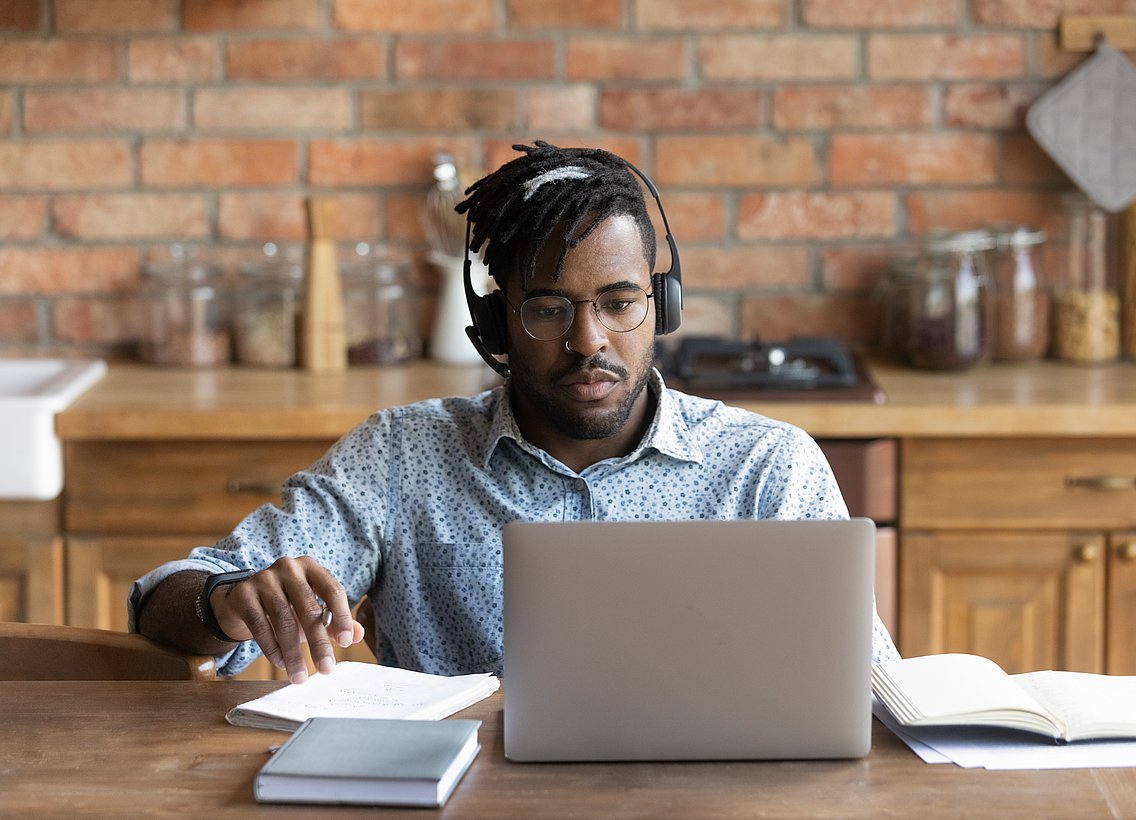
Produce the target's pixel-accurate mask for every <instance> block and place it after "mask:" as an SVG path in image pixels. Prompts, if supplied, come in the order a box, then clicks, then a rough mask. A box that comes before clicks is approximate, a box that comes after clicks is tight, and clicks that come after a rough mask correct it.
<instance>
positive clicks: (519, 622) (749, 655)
mask: <svg viewBox="0 0 1136 820" xmlns="http://www.w3.org/2000/svg"><path fill="white" fill-rule="evenodd" d="M874 533H875V525H874V524H873V523H872V522H871V521H870V520H868V519H853V520H851V521H677V522H676V521H667V522H641V521H636V522H630V521H628V522H554V523H547V522H546V523H535V522H523V523H522V522H515V523H511V524H509V525H507V526H506V527H505V532H504V572H505V576H504V584H505V592H504V607H505V613H504V624H505V638H504V640H505V715H504V721H505V754H506V755H507V756H508V757H509V758H510V759H513V760H523V761H551V760H675V759H686V760H701V759H731V758H733V759H774V758H779V759H786V758H837V757H859V756H862V755H864V754H866V753H867V752H868V750H869V748H870V745H871V688H870V673H871V640H872V638H871V633H872V577H873V569H874V548H875V547H874V543H875V542H874Z"/></svg>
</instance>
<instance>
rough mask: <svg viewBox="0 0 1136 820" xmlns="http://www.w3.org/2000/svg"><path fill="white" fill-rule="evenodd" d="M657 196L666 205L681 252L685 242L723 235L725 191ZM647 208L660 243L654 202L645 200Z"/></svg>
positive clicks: (711, 239) (659, 222) (716, 239)
mask: <svg viewBox="0 0 1136 820" xmlns="http://www.w3.org/2000/svg"><path fill="white" fill-rule="evenodd" d="M659 198H660V199H661V200H662V201H663V207H664V208H666V211H667V220H668V221H669V222H670V223H671V232H672V233H673V235H674V237H675V241H676V242H678V243H679V246H680V247H679V253H680V254H681V253H682V244H683V243H684V242H720V241H722V240H724V239H725V238H726V194H723V193H696V192H687V191H665V192H663V191H660V192H659ZM647 208H648V213H650V214H651V219H652V220H653V221H654V223H655V232H656V233H657V234H658V235H659V241H660V242H661V241H662V238H663V224H662V220H661V219H659V217H658V215H657V214H656V213H655V208H654V206H653V205H651V204H650V203H648V205H647Z"/></svg>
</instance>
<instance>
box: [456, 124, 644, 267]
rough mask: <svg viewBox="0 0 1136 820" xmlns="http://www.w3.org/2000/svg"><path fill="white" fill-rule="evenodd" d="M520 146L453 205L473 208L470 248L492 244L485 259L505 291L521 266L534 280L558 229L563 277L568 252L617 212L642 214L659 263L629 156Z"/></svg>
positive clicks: (460, 210)
mask: <svg viewBox="0 0 1136 820" xmlns="http://www.w3.org/2000/svg"><path fill="white" fill-rule="evenodd" d="M513 150H515V151H522V152H524V153H523V155H522V156H519V157H516V158H515V159H513V160H510V161H509V162H507V163H505V164H504V165H502V166H501V167H500V168H498V169H497V170H496V171H494V172H493V173H491V174H489V175H487V176H485V177H482V178H481V179H479V180H478V181H477V182H475V183H473V184H472V185H470V186H469V188H467V189H466V192H465V193H466V195H467V198H466V199H465V200H464V201H462V202H461V203H459V204H458V205H457V206H456V208H455V209H454V210H456V211H457V212H458V213H467V214H468V219H469V221H470V223H471V226H472V232H471V236H470V242H469V250H470V251H471V252H473V253H477V252H478V251H480V250H481V247H482V245H485V246H486V247H485V254H484V256H483V258H484V260H485V264H486V265H488V266H489V272H490V274H491V275H492V276H493V279H494V280H495V281H496V282H497V286H498V287H500V288H501V289H502V290H503V289H504V288H505V285H506V282H507V281H508V277H509V276H510V275H511V274H512V273H513V272H514V271H518V272H519V273H520V276H521V287H527V285H528V283H529V282H530V281H531V280H532V277H533V275H534V274H535V272H536V264H537V259H538V257H539V256H540V253H541V251H542V250H543V249H544V247H545V245H546V244H547V243H548V241H549V240H550V239H551V238H552V236H553V233H554V232H560V233H561V234H562V236H563V238H564V239H563V242H564V244H563V247H562V248H561V249H560V252H559V255H558V256H557V260H556V269H555V271H554V272H553V280H554V281H556V280H559V279H560V274H561V272H562V270H563V268H564V258H565V256H567V254H568V251H570V250H571V249H572V248H574V247H576V246H577V245H578V244H580V242H582V241H583V240H584V239H586V238H587V237H588V235H589V234H591V232H592V231H593V230H595V228H596V226H598V225H599V224H600V223H601V222H603V221H604V220H605V219H607V218H608V217H609V216H616V215H628V216H631V217H632V218H633V219H634V220H635V223H636V225H637V226H638V228H639V236H640V238H641V239H642V240H643V249H644V251H645V252H646V256H647V263H648V265H649V266H650V270H654V267H655V228H654V226H653V225H652V224H651V219H650V217H649V216H648V215H647V207H646V204H645V200H644V197H643V190H642V189H641V188H640V187H639V182H638V180H637V178H636V177H635V176H634V175H633V173H632V171H631V170H630V169H629V168H628V167H627V163H626V162H625V161H624V160H623V159H621V158H620V157H617V156H616V155H615V154H612V153H610V152H608V151H604V150H602V149H599V148H558V147H556V146H555V145H550V144H549V143H547V142H544V141H543V140H536V141H535V143H534V144H533V145H521V144H517V145H514V146H513ZM545 174H547V175H548V176H547V177H546V178H544V179H541V180H537V178H538V177H542V175H545ZM533 180H537V181H536V183H535V184H534V183H533ZM526 183H528V184H527V185H526ZM487 242H488V244H486V243H487ZM648 272H650V271H648Z"/></svg>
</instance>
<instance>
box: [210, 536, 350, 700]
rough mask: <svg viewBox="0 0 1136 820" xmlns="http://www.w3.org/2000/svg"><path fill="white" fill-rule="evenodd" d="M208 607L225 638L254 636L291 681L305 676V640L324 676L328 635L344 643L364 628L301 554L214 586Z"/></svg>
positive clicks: (329, 657)
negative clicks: (326, 621) (327, 615)
mask: <svg viewBox="0 0 1136 820" xmlns="http://www.w3.org/2000/svg"><path fill="white" fill-rule="evenodd" d="M209 605H210V606H211V607H212V608H213V614H214V615H215V616H216V618H217V623H218V624H220V625H221V629H223V630H224V631H225V633H226V634H227V635H229V637H231V638H235V639H236V640H239V641H247V640H249V639H252V640H255V641H256V642H257V644H259V645H260V648H261V650H262V651H263V652H264V656H265V657H266V658H268V660H269V662H271V663H272V665H273V666H275V667H277V668H278V669H286V670H287V671H288V679H289V680H290V681H292V683H303V682H304V681H305V680H307V677H308V672H307V666H306V665H305V663H304V656H303V653H302V651H301V646H300V645H301V644H302V643H304V642H307V644H308V647H309V649H310V650H311V654H312V660H313V661H314V662H315V665H316V669H318V670H319V671H320V672H322V673H324V674H327V673H328V672H330V671H331V670H332V669H334V668H335V654H334V652H333V650H332V646H331V641H332V635H334V636H335V641H336V642H337V643H338V644H339V645H340V646H343V647H347V646H351V645H352V644H355V643H359V641H361V640H363V626H362V625H361V624H360V623H359V622H357V621H356V620H355V619H354V618H352V617H351V609H350V607H349V606H348V605H347V594H346V593H345V592H344V591H343V586H342V585H341V584H340V583H339V581H338V580H336V578H335V576H334V575H332V574H331V573H330V572H328V571H327V570H326V569H324V568H323V567H322V566H320V564H319V563H317V562H316V561H315V559H313V558H311V557H309V556H306V555H305V556H301V557H299V558H287V557H286V558H279V559H277V560H276V562H275V563H273V564H272V566H270V567H267V568H265V569H262V570H261V571H260V572H258V573H257V574H256V575H254V576H252V577H251V578H249V579H247V580H245V581H241V582H240V583H237V584H229V585H226V586H222V587H219V588H217V589H216V590H214V591H213V593H212V595H211V596H210V599H209ZM325 606H326V607H327V609H328V610H330V612H331V625H330V626H327V627H325V626H324V625H323V621H322V619H321V616H322V614H323V611H324V607H325Z"/></svg>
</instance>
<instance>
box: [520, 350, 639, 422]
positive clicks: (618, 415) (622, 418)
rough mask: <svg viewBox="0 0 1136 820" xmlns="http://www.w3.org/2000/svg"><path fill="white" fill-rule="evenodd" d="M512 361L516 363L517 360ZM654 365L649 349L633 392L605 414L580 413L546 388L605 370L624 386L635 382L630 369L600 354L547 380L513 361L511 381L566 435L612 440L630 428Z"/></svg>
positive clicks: (525, 365) (631, 390)
mask: <svg viewBox="0 0 1136 820" xmlns="http://www.w3.org/2000/svg"><path fill="white" fill-rule="evenodd" d="M510 358H511V359H515V358H517V357H510ZM653 361H654V351H653V350H652V349H651V348H648V349H647V355H646V356H645V357H644V359H643V360H642V361H640V362H638V363H637V366H636V367H635V371H634V381H633V382H631V389H630V390H628V391H627V394H626V395H625V396H624V397H623V400H622V401H620V402H619V404H618V405H616V406H615V407H612V408H611V409H609V410H605V411H602V412H594V411H587V410H580V409H578V408H575V407H573V406H572V405H569V404H567V403H565V402H562V401H557V400H556V398H555V397H554V396H553V395H552V393H551V391H548V390H546V389H545V388H544V387H543V385H545V384H548V383H552V384H555V383H556V382H557V381H559V380H560V379H563V378H564V377H565V376H568V375H570V374H572V373H576V372H579V371H585V370H594V369H602V370H607V371H609V372H611V373H614V374H615V375H617V376H619V377H620V378H621V379H622V380H623V381H624V382H628V381H630V380H631V379H632V373H630V372H629V371H628V370H627V369H626V368H624V367H620V366H619V365H616V364H614V363H612V362H610V361H608V360H607V359H606V358H605V357H604V356H603V355H602V354H599V353H597V354H596V355H595V356H591V357H590V358H587V359H582V360H580V361H579V362H576V363H575V364H573V365H572V366H570V367H567V368H565V369H563V370H561V371H559V372H557V373H554V374H552V375H551V376H550V377H545V378H543V379H542V378H540V377H538V376H537V374H536V373H534V372H533V371H532V369H531V368H530V367H529V366H528V364H527V363H525V362H524V361H523V360H517V361H510V363H509V365H510V369H511V370H512V375H513V378H511V379H510V380H509V381H510V389H512V390H515V391H517V392H518V393H519V394H521V395H522V396H523V397H524V398H525V399H526V400H527V401H528V402H529V403H530V404H531V405H532V406H533V407H534V408H536V409H537V410H538V411H539V412H540V413H542V414H543V415H544V417H545V418H546V419H547V420H548V421H550V422H551V423H552V425H553V426H554V427H555V428H556V429H557V431H559V432H560V433H561V434H562V435H565V436H567V437H569V438H572V439H576V440H577V441H589V440H596V439H603V438H609V437H611V436H614V435H616V434H618V433H620V432H622V431H623V428H624V427H625V426H626V425H627V420H628V419H629V418H630V417H631V411H632V409H634V407H635V402H636V401H637V400H638V399H639V396H640V395H641V394H642V393H643V388H644V387H646V386H647V384H648V382H650V380H651V365H652V362H653Z"/></svg>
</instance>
